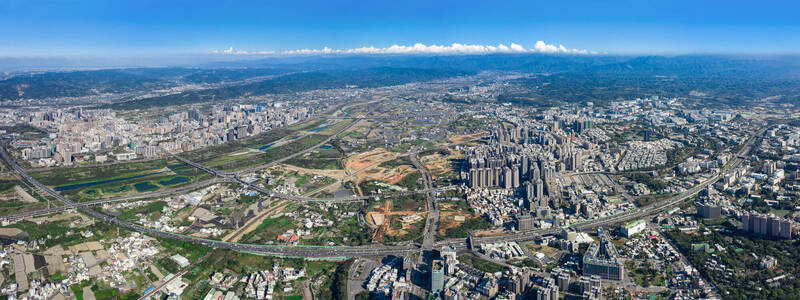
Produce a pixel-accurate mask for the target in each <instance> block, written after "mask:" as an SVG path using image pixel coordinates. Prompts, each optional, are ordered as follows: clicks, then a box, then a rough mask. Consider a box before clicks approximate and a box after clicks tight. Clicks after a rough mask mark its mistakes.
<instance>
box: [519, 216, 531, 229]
mask: <svg viewBox="0 0 800 300" xmlns="http://www.w3.org/2000/svg"><path fill="white" fill-rule="evenodd" d="M516 219H517V230H518V231H527V230H532V229H533V222H534V219H533V218H532V217H531V216H530V215H527V214H525V215H518V216H517V217H516Z"/></svg>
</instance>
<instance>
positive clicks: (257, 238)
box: [241, 216, 295, 244]
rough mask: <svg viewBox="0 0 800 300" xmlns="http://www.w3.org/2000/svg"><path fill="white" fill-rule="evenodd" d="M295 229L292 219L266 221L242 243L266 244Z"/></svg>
mask: <svg viewBox="0 0 800 300" xmlns="http://www.w3.org/2000/svg"><path fill="white" fill-rule="evenodd" d="M293 228H295V225H294V221H292V218H290V217H287V216H282V217H278V218H272V219H266V220H264V222H262V223H261V225H258V227H257V228H256V229H255V230H253V231H251V232H249V233H247V234H245V235H244V236H243V237H242V239H241V240H242V241H244V242H247V243H254V244H255V243H257V244H264V243H266V242H268V241H277V240H276V238H277V237H278V235H279V234H281V233H284V232H286V230H289V229H293Z"/></svg>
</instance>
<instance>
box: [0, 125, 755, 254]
mask: <svg viewBox="0 0 800 300" xmlns="http://www.w3.org/2000/svg"><path fill="white" fill-rule="evenodd" d="M764 130H765V129H762V130H761V131H760V132H761V133H763V131H764ZM758 134H759V133H757V134H756V135H754V136H753V137H751V138H750V140H749V141H748V142H747V145H745V147H743V148H742V149H741V151H740V152H739V153H738V154H737V156H736V157H735V158H734V160H733V161H731V162H730V164H729V165H728V166H726V167H724V168H723V172H720V174H717V175H715V176H713V177H712V178H709V179H708V180H706V181H704V182H703V183H701V184H699V185H696V186H694V187H692V188H691V189H689V190H686V191H684V192H682V193H681V194H679V195H677V196H673V197H671V198H669V199H668V200H666V201H662V202H658V203H655V204H652V205H650V206H647V207H644V208H640V209H636V210H632V211H629V212H626V213H623V214H619V215H615V216H611V217H605V218H599V219H594V220H591V221H588V222H584V223H580V224H573V225H571V226H569V227H571V228H574V229H578V230H580V229H586V228H594V227H598V226H604V225H610V224H614V223H618V222H623V221H626V220H632V219H636V218H641V217H643V216H646V215H650V214H654V213H658V212H660V211H663V210H665V209H666V208H668V207H671V206H673V205H675V204H677V203H680V202H682V201H684V200H686V199H688V198H689V197H692V196H694V195H695V194H696V193H698V192H699V191H700V190H702V189H703V188H705V187H706V186H708V185H710V184H712V183H714V182H716V180H718V179H719V178H720V177H721V176H722V174H724V173H725V171H726V170H730V169H733V168H736V167H737V166H738V165H739V164H741V162H742V160H741V158H740V157H741V156H742V155H743V154H746V153H747V152H749V151H750V149H751V147H752V143H753V141H754V140H755V136H757V135H758ZM0 156H2V158H3V160H5V161H6V163H7V164H8V165H9V166H11V168H12V169H13V170H14V171H15V172H17V173H18V174H19V175H20V176H22V177H23V178H24V179H25V180H26V181H28V182H30V183H31V184H33V185H34V186H36V187H37V188H38V189H40V190H42V191H44V192H45V193H47V194H49V195H51V196H53V197H54V198H56V199H58V200H59V201H61V202H64V203H65V204H67V205H72V206H74V207H76V208H77V209H78V210H80V211H81V212H83V213H85V214H87V215H90V216H92V217H95V218H97V219H101V220H103V221H106V222H109V223H113V224H116V225H118V226H120V227H123V228H127V229H129V230H133V231H138V232H141V233H144V234H148V235H152V236H161V237H166V238H172V239H176V240H180V241H185V242H190V243H194V244H199V245H205V246H209V247H215V248H224V249H231V250H236V251H242V252H250V253H256V254H267V255H275V256H286V257H317V258H343V257H358V256H385V255H390V254H394V255H397V254H399V255H403V254H404V253H406V252H407V251H409V250H417V249H420V248H421V245H418V244H408V245H404V246H385V245H374V246H373V245H369V246H357V247H348V246H336V247H325V246H279V245H251V244H241V243H230V242H224V241H219V240H208V239H201V238H196V237H191V236H186V235H182V234H177V233H172V232H164V231H159V230H155V229H152V228H148V227H144V226H141V225H139V224H135V223H131V222H127V221H123V220H119V219H117V218H116V217H112V216H109V215H106V214H103V213H100V212H98V211H95V210H93V209H90V208H88V207H86V206H84V205H81V204H79V203H75V202H73V201H72V200H69V199H67V198H66V197H64V196H62V195H61V194H59V193H57V192H56V191H54V190H53V189H51V188H49V187H47V186H45V185H43V184H42V183H40V182H39V181H37V180H36V179H34V178H33V177H31V176H30V175H28V174H27V173H26V172H25V170H23V169H22V168H21V167H20V166H19V165H17V164H16V162H14V160H13V159H11V158H10V157H9V155H8V153H7V152H6V150H5V148H2V147H0ZM558 231H560V228H550V229H540V230H532V231H526V232H519V233H515V234H511V235H506V236H500V237H488V238H480V239H477V241H474V242H475V243H484V242H492V241H527V240H533V239H535V238H537V237H539V236H541V235H548V234H555V233H557V232H558ZM435 245H436V246H441V245H451V246H454V247H456V248H457V249H463V248H465V247H466V241H465V240H464V239H448V240H445V241H441V242H437V243H435Z"/></svg>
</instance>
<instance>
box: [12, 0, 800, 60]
mask: <svg viewBox="0 0 800 300" xmlns="http://www.w3.org/2000/svg"><path fill="white" fill-rule="evenodd" d="M165 2H169V3H165ZM494 2H496V1H486V0H482V1H466V0H462V1H433V0H427V1H336V0H329V1H274V2H273V1H198V0H195V1H109V0H104V1H59V0H50V1H38V0H21V1H20V0H3V1H0V56H92V55H176V54H207V53H211V52H212V51H213V50H222V49H228V48H230V47H233V48H235V49H242V50H245V51H249V52H255V51H278V52H281V51H287V50H294V49H304V48H309V49H320V48H323V47H330V48H334V49H350V48H357V47H363V46H367V47H368V46H374V47H378V48H381V47H389V46H391V45H395V44H397V45H412V44H414V43H423V44H426V45H430V44H437V45H450V44H452V43H463V44H474V45H498V44H504V45H510V44H511V43H517V44H520V45H522V46H524V47H526V48H530V47H533V45H534V44H535V43H536V42H537V41H540V40H541V41H545V42H546V43H548V44H553V45H559V44H561V45H564V46H565V47H567V48H570V49H573V48H574V49H587V50H589V51H597V52H600V53H612V54H614V53H622V54H678V53H759V54H761V53H767V54H768V53H799V52H800V4H798V3H799V2H800V1H735V0H733V1H715V0H713V1H703V0H694V1H683V0H672V1H648V0H639V1H504V2H503V3H494Z"/></svg>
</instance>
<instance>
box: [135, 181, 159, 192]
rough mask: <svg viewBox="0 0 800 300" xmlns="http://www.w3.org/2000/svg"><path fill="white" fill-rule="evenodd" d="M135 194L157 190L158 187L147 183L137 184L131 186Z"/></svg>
mask: <svg viewBox="0 0 800 300" xmlns="http://www.w3.org/2000/svg"><path fill="white" fill-rule="evenodd" d="M133 187H134V188H135V189H136V191H137V192H147V191H153V190H157V189H158V186H157V185H155V184H152V183H150V182H149V181H143V182H139V183H136V184H134V185H133Z"/></svg>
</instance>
